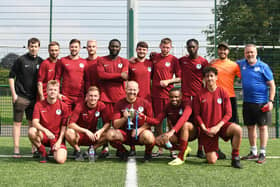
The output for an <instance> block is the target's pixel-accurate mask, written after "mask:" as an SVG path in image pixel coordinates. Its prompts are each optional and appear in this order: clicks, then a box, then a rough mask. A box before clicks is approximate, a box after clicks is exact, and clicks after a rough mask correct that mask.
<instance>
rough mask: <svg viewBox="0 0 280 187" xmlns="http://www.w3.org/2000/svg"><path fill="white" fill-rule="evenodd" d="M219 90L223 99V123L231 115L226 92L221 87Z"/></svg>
mask: <svg viewBox="0 0 280 187" xmlns="http://www.w3.org/2000/svg"><path fill="white" fill-rule="evenodd" d="M221 91H222V94H223V100H224V102H223V119H222V121H223V122H224V123H227V122H228V121H229V120H230V118H231V116H232V109H231V102H230V98H229V96H228V94H227V93H226V92H225V91H224V90H222V89H221Z"/></svg>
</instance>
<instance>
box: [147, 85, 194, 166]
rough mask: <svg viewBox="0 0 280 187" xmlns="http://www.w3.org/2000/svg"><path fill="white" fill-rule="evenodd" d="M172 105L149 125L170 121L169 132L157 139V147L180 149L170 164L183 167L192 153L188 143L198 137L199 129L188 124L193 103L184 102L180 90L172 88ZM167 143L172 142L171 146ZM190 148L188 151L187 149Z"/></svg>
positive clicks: (170, 92) (170, 93) (170, 94)
mask: <svg viewBox="0 0 280 187" xmlns="http://www.w3.org/2000/svg"><path fill="white" fill-rule="evenodd" d="M169 100H170V103H169V104H168V105H167V106H166V107H165V109H164V110H163V111H162V112H161V113H160V114H159V115H158V116H157V118H156V119H155V120H153V121H150V120H149V118H148V119H147V122H148V123H149V124H156V125H157V124H160V123H161V122H162V120H163V119H164V118H165V117H167V120H168V121H169V123H168V124H169V127H170V128H169V129H170V130H169V131H168V132H166V133H164V134H161V135H159V136H158V137H156V145H157V146H159V147H165V148H168V149H173V150H175V149H178V150H179V154H178V157H177V158H176V159H174V160H173V161H171V162H169V163H168V164H169V165H181V164H183V163H184V162H185V160H186V156H187V154H188V153H189V152H190V151H191V150H190V148H188V141H192V140H194V139H195V138H196V136H197V129H196V127H195V126H194V125H193V124H192V123H191V122H188V121H189V118H190V116H191V113H192V108H191V101H188V102H187V103H186V102H183V101H182V92H181V89H180V88H172V89H171V90H170V91H169ZM167 142H170V143H171V145H169V147H168V144H167ZM187 148H188V149H187Z"/></svg>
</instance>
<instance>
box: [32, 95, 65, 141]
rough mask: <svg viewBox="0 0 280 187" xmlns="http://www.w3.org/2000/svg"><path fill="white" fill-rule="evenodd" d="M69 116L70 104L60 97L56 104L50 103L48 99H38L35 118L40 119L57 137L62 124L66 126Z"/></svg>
mask: <svg viewBox="0 0 280 187" xmlns="http://www.w3.org/2000/svg"><path fill="white" fill-rule="evenodd" d="M68 116H69V110H68V106H67V105H66V104H65V103H64V102H62V101H61V100H59V99H57V101H56V102H55V103H54V104H49V103H48V102H47V100H44V101H37V102H36V104H35V108H34V111H33V119H39V123H40V124H41V125H42V126H43V127H45V128H47V129H48V130H50V131H51V132H52V133H53V134H54V135H55V136H56V137H58V136H59V133H60V129H61V126H66V123H67V119H68Z"/></svg>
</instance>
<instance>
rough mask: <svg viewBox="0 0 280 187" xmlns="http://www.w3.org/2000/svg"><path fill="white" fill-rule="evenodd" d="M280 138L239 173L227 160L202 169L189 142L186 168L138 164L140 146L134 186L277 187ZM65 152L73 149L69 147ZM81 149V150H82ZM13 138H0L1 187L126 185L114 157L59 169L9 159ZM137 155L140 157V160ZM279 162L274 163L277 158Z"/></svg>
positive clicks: (163, 162)
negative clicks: (263, 160)
mask: <svg viewBox="0 0 280 187" xmlns="http://www.w3.org/2000/svg"><path fill="white" fill-rule="evenodd" d="M279 145H280V139H270V140H269V142H268V147H267V156H268V157H269V156H270V157H272V156H274V157H273V158H267V161H266V163H265V164H261V165H260V164H257V163H256V162H255V161H241V163H242V165H243V167H244V168H243V169H241V170H240V169H234V168H232V167H230V160H229V159H227V160H219V161H217V163H216V164H215V165H208V164H206V162H205V160H204V159H198V158H195V157H194V154H195V152H196V147H197V142H196V141H194V142H191V143H190V146H191V148H192V150H193V152H192V153H191V157H189V158H188V159H187V161H186V163H185V164H183V165H181V166H169V165H167V162H168V161H170V160H171V159H170V158H168V155H169V152H168V151H165V154H164V156H163V157H160V158H154V159H153V160H152V162H150V163H145V164H144V163H142V162H141V160H142V155H143V147H139V146H137V147H136V149H137V155H138V156H137V182H138V186H141V187H146V186H279V185H280V149H279ZM68 148H69V149H68V153H69V154H72V152H73V149H72V148H70V147H69V146H68ZM220 148H221V149H222V151H223V152H225V153H226V155H227V157H228V158H230V154H231V148H230V144H229V143H224V142H223V141H222V140H220ZM85 149H86V148H84V150H85ZM248 149H249V145H248V139H243V142H242V146H241V150H240V154H241V155H246V154H248ZM12 150H13V147H12V138H11V137H0V155H1V157H0V186H102V187H104V186H125V180H126V179H125V177H126V163H125V162H120V161H119V160H118V158H116V157H114V154H115V152H114V150H113V149H111V150H110V152H111V155H112V156H113V158H112V157H111V158H108V159H99V160H97V161H96V162H95V163H89V162H87V161H84V162H76V161H74V160H73V159H68V160H67V161H66V163H65V164H63V165H58V164H55V163H54V162H53V161H49V162H48V163H46V164H41V163H39V162H38V160H36V159H33V158H31V157H23V158H20V159H14V158H11V157H10V156H5V155H11V154H12ZM30 150H31V148H30V143H29V140H28V139H27V138H26V137H23V138H21V153H22V154H24V156H25V155H27V156H28V155H30ZM139 156H140V157H139ZM278 157H279V158H278Z"/></svg>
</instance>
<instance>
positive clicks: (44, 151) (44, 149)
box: [38, 144, 47, 156]
mask: <svg viewBox="0 0 280 187" xmlns="http://www.w3.org/2000/svg"><path fill="white" fill-rule="evenodd" d="M38 150H39V152H40V153H41V154H42V156H47V152H46V148H45V146H44V145H43V144H41V145H40V147H39V148H38Z"/></svg>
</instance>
